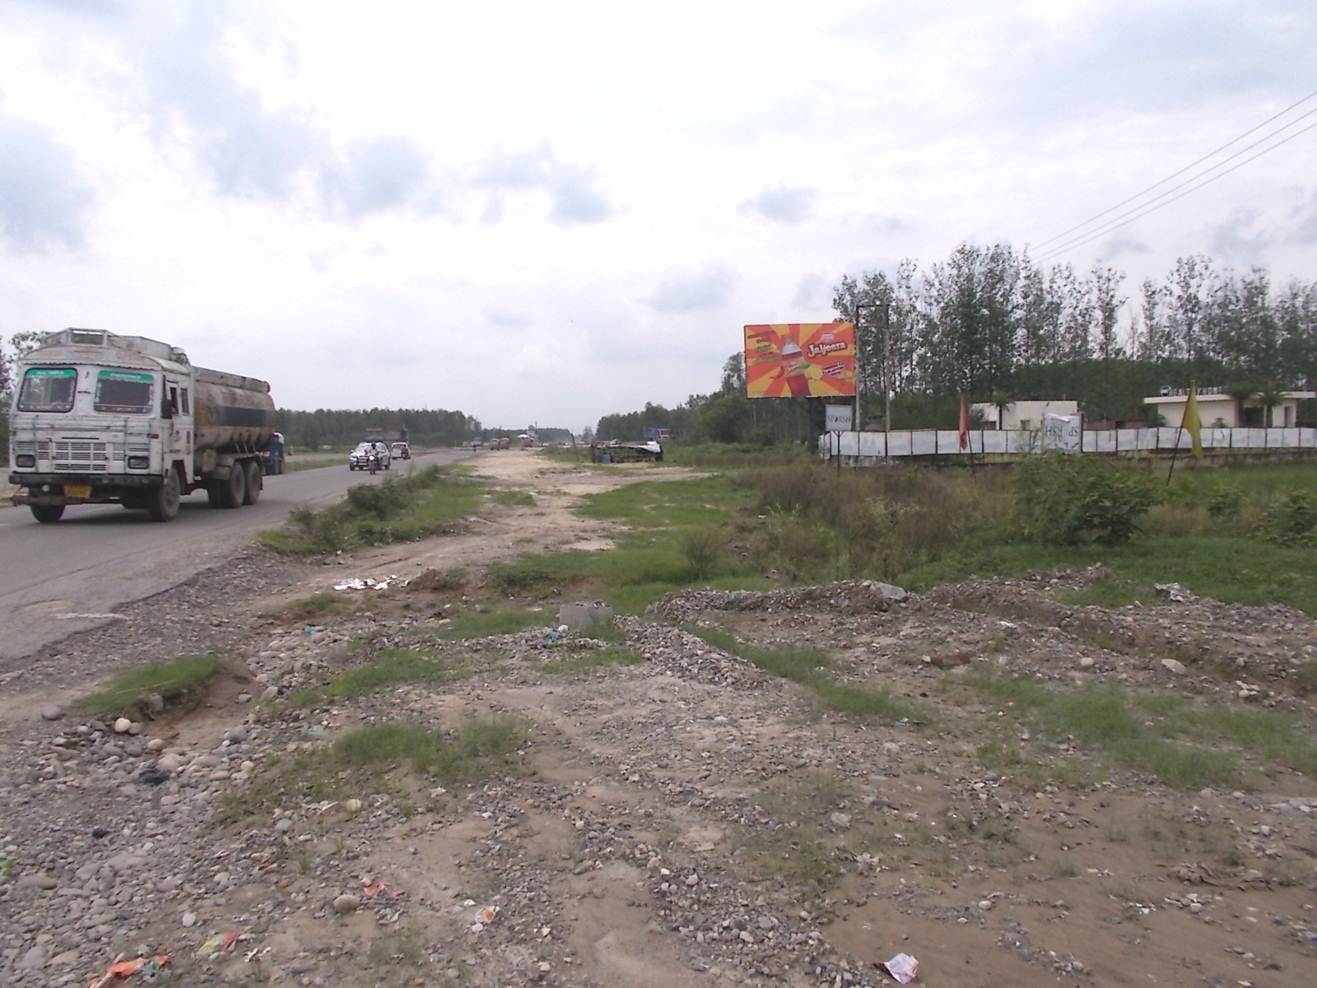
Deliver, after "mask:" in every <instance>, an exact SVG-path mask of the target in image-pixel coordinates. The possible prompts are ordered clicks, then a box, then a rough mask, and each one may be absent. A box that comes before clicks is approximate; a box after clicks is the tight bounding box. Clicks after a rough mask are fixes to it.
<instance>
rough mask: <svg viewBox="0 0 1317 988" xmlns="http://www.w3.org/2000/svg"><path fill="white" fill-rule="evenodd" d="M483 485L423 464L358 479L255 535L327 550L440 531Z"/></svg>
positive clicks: (274, 544)
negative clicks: (400, 473)
mask: <svg viewBox="0 0 1317 988" xmlns="http://www.w3.org/2000/svg"><path fill="white" fill-rule="evenodd" d="M481 492H482V487H481V486H480V485H479V484H477V483H475V482H474V481H471V480H468V479H466V478H464V477H460V476H456V475H455V474H454V473H453V472H452V471H451V470H449V471H445V470H442V469H441V468H439V467H434V466H431V467H426V468H424V469H422V470H418V471H416V472H415V473H413V474H411V475H409V476H406V477H397V478H393V477H391V478H388V479H386V480H385V481H383V482H382V483H378V484H359V485H357V486H355V487H352V488H350V489H349V490H348V493H347V496H346V497H345V498H344V499H343V500H342V501H340V502H338V503H337V504H332V505H330V506H329V507H327V508H323V509H321V510H319V511H314V510H312V509H310V508H299V509H297V510H296V511H294V512H292V513H291V514H290V515H289V517H288V523H287V524H286V525H285V526H284V527H283V528H277V529H272V530H270V531H267V532H262V533H261V535H260V540H261V541H262V542H263V543H264V544H265V545H267V546H269V547H270V548H272V549H274V550H275V551H277V552H284V553H289V554H292V555H301V556H313V555H327V554H329V553H333V552H337V551H339V550H341V549H352V548H355V547H356V546H359V545H384V544H387V543H392V542H407V541H412V540H414V539H420V538H424V537H425V536H427V535H433V534H434V533H435V532H439V531H442V530H443V529H444V528H445V527H447V526H448V525H450V524H452V522H454V521H455V520H456V519H458V518H460V517H462V516H463V515H465V514H467V513H469V512H470V511H471V510H472V509H474V507H475V506H476V505H477V504H478V503H479V498H480V494H481Z"/></svg>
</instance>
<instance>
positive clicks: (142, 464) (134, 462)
mask: <svg viewBox="0 0 1317 988" xmlns="http://www.w3.org/2000/svg"><path fill="white" fill-rule="evenodd" d="M150 465H151V461H150V459H148V458H147V457H145V456H130V457H128V469H129V470H145V469H146V468H147V467H149V466H150Z"/></svg>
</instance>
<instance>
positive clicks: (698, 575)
mask: <svg viewBox="0 0 1317 988" xmlns="http://www.w3.org/2000/svg"><path fill="white" fill-rule="evenodd" d="M722 553H723V535H722V532H720V531H719V530H718V529H716V528H712V527H709V526H703V527H700V528H692V529H690V530H689V531H687V532H686V533H685V534H683V535H682V537H681V554H682V555H683V556H684V557H685V558H686V562H687V563H688V564H690V568H691V575H692V576H693V577H694V578H695V579H697V580H704V579H707V578H708V577H710V576H712V575H713V571H714V568H715V567H716V566H717V565H718V560H719V558H720V557H721V556H722Z"/></svg>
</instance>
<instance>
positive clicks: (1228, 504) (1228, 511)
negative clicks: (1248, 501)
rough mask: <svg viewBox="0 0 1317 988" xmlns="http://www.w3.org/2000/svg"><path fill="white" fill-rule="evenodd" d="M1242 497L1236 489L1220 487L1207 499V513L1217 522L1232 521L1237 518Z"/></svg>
mask: <svg viewBox="0 0 1317 988" xmlns="http://www.w3.org/2000/svg"><path fill="white" fill-rule="evenodd" d="M1243 504H1244V495H1243V494H1242V493H1240V491H1239V489H1238V488H1236V487H1220V488H1218V489H1216V490H1214V491H1213V492H1212V493H1211V494H1210V495H1209V496H1208V498H1207V513H1208V514H1209V515H1211V516H1212V517H1213V518H1216V519H1217V520H1219V521H1233V520H1234V519H1236V518H1238V517H1239V509H1240V508H1241V507H1243Z"/></svg>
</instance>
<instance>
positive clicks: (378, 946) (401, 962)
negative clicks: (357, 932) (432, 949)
mask: <svg viewBox="0 0 1317 988" xmlns="http://www.w3.org/2000/svg"><path fill="white" fill-rule="evenodd" d="M426 961H427V957H426V953H425V943H424V941H423V940H422V939H421V936H420V934H418V933H417V932H416V931H415V930H408V929H403V930H396V929H395V930H394V931H393V932H391V933H385V934H383V935H381V936H377V937H376V938H375V939H374V940H372V941H371V944H370V947H369V948H368V949H367V951H366V965H367V967H369V968H370V970H371V983H372V985H377V986H383V985H390V986H392V985H397V986H398V988H402V986H404V985H414V984H415V983H416V981H417V972H418V971H419V970H420V969H421V968H423V967H424V966H425V964H426Z"/></svg>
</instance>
